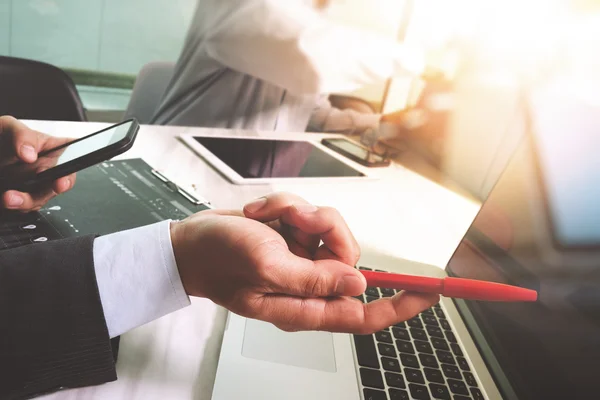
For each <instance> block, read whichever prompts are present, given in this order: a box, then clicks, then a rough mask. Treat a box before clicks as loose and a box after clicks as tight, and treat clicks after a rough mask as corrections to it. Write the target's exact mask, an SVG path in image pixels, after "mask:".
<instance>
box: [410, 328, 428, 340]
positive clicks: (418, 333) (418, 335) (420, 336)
mask: <svg viewBox="0 0 600 400" xmlns="http://www.w3.org/2000/svg"><path fill="white" fill-rule="evenodd" d="M410 336H412V338H413V339H415V340H424V341H427V334H426V333H425V331H424V330H423V329H417V328H411V329H410Z"/></svg>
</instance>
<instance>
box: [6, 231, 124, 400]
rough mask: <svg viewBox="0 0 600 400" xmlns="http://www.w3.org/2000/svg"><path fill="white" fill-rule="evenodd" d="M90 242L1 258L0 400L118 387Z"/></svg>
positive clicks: (57, 243) (52, 245)
mask: <svg viewBox="0 0 600 400" xmlns="http://www.w3.org/2000/svg"><path fill="white" fill-rule="evenodd" d="M93 241H94V237H92V236H85V237H78V238H72V239H66V240H59V241H53V242H47V243H43V244H34V245H28V246H24V247H19V248H16V249H11V250H3V251H0V399H10V400H12V399H22V398H31V397H34V396H37V395H41V394H44V393H48V392H52V391H56V390H59V389H61V388H76V387H83V386H90V385H97V384H101V383H105V382H109V381H113V380H116V378H117V376H116V370H115V360H116V348H115V347H114V346H111V340H110V337H109V335H108V329H107V327H106V322H105V319H104V313H103V310H102V303H101V301H100V295H99V293H98V286H97V283H96V276H95V271H94V262H93V253H92V252H93V247H92V246H93Z"/></svg>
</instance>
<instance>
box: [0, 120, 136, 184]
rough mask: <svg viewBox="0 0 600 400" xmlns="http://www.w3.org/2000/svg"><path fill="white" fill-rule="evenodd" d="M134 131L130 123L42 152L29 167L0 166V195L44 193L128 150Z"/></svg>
mask: <svg viewBox="0 0 600 400" xmlns="http://www.w3.org/2000/svg"><path fill="white" fill-rule="evenodd" d="M138 130H139V124H138V122H137V121H136V120H135V119H131V120H128V121H124V122H121V123H119V124H116V125H113V126H110V127H108V128H106V129H103V130H101V131H98V132H95V133H92V134H90V135H88V136H85V137H83V138H81V139H76V140H72V141H69V142H67V143H65V144H63V145H61V146H58V147H55V148H53V149H49V150H46V151H43V152H41V153H39V154H38V158H37V160H36V161H35V162H33V163H25V162H23V161H16V162H12V163H8V164H2V163H1V162H0V193H3V192H5V191H7V190H18V191H20V192H27V193H35V192H37V191H40V190H44V189H46V188H48V187H49V186H50V185H52V183H53V182H54V181H55V180H57V179H59V178H61V177H64V176H67V175H70V174H72V173H74V172H77V171H80V170H82V169H85V168H87V167H91V166H92V165H95V164H98V163H100V162H103V161H106V160H109V159H111V158H113V157H115V156H117V155H119V154H121V153H123V152H125V151H127V150H129V149H130V148H131V146H133V143H134V141H135V138H136V135H137V132H138Z"/></svg>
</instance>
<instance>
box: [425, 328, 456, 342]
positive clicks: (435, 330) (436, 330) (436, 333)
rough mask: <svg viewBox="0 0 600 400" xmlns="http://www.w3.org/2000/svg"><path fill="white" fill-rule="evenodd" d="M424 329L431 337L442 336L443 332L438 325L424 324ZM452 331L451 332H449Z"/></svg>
mask: <svg viewBox="0 0 600 400" xmlns="http://www.w3.org/2000/svg"><path fill="white" fill-rule="evenodd" d="M425 329H427V333H429V336H431V337H437V338H442V339H443V338H444V332H443V331H442V330H441V329H440V328H439V327H438V326H429V325H428V326H426V327H425ZM450 333H452V332H450Z"/></svg>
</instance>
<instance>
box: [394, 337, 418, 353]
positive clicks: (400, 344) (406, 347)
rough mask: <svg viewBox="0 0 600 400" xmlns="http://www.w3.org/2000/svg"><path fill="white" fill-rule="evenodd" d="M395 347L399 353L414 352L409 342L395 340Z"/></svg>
mask: <svg viewBox="0 0 600 400" xmlns="http://www.w3.org/2000/svg"><path fill="white" fill-rule="evenodd" d="M396 347H397V348H398V351H399V352H400V353H407V354H415V348H414V347H413V345H412V343H411V342H407V341H405V340H396Z"/></svg>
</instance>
